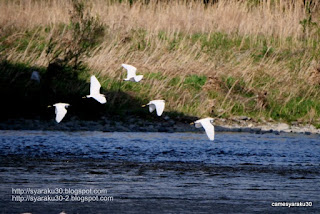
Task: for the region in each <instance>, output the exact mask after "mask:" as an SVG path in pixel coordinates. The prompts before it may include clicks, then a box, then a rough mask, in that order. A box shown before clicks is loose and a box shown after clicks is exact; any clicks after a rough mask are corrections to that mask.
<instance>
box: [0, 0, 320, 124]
mask: <svg viewBox="0 0 320 214" xmlns="http://www.w3.org/2000/svg"><path fill="white" fill-rule="evenodd" d="M87 6H88V9H89V10H90V14H91V15H92V16H94V17H96V18H97V19H98V20H99V21H100V22H101V23H103V25H104V26H105V33H104V35H103V38H102V40H101V41H100V42H99V44H97V45H96V46H95V47H94V48H93V49H92V50H90V51H89V53H88V54H87V55H86V56H85V57H84V59H83V60H84V63H85V64H86V65H87V66H88V68H89V69H90V72H91V73H95V74H99V76H100V78H102V79H103V80H102V83H103V87H104V89H105V90H113V89H116V88H119V87H121V90H122V91H124V92H127V93H130V94H131V95H132V96H136V97H137V98H139V99H142V100H143V101H147V100H149V99H165V100H166V101H167V108H166V109H167V110H168V111H172V112H181V113H184V114H188V115H195V116H199V117H201V116H205V115H210V116H220V117H232V116H234V115H240V114H246V115H249V116H252V117H254V118H266V119H268V118H272V119H275V120H286V121H293V120H299V121H302V122H303V121H305V122H311V123H314V124H318V123H320V121H319V116H320V99H319V98H320V94H319V92H320V87H319V85H320V72H319V71H318V70H320V63H319V57H320V48H319V45H318V44H319V41H320V28H319V27H318V26H319V24H320V23H319V17H320V16H319V13H318V12H317V11H318V10H316V9H313V8H318V7H319V5H317V4H315V5H313V6H312V7H313V8H311V10H310V11H309V10H306V7H305V6H304V5H303V4H302V1H301V2H299V1H297V2H295V3H294V4H293V3H292V1H285V0H277V1H271V0H264V1H249V0H248V1H235V0H234V1H233V0H229V1H219V2H218V3H216V4H212V5H207V6H204V5H203V4H202V1H163V2H162V1H159V2H158V1H152V0H151V1H149V3H148V4H146V3H145V1H134V3H133V4H130V3H129V1H112V0H92V1H89V3H88V5H87ZM72 9H73V8H72V4H71V2H69V1H63V0H51V1H41V0H38V1H36V0H15V1H5V0H1V1H0V27H1V29H0V41H1V48H0V51H1V52H0V56H1V59H6V60H8V61H10V62H19V63H26V64H28V65H32V66H43V67H46V66H48V63H49V59H48V56H47V54H46V51H47V48H48V44H49V43H50V39H51V40H52V39H55V40H56V41H62V40H64V39H66V37H68V36H69V34H68V31H69V30H70V27H69V26H70V11H72ZM59 48H61V46H60V47H59ZM121 63H127V64H132V65H134V66H136V67H137V68H138V73H139V74H143V75H145V77H146V78H145V80H144V82H142V83H141V84H134V83H124V84H121V85H120V83H119V80H120V79H121V78H122V77H124V76H125V71H124V70H123V69H122V68H121ZM110 104H112V103H110Z"/></svg>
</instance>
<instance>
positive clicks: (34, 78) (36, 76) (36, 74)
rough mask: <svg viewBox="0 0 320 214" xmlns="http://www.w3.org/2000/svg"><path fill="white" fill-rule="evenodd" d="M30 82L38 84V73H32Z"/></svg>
mask: <svg viewBox="0 0 320 214" xmlns="http://www.w3.org/2000/svg"><path fill="white" fill-rule="evenodd" d="M30 80H34V81H36V82H37V83H40V74H39V72H38V71H33V72H32V74H31V77H30Z"/></svg>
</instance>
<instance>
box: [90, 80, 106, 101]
mask: <svg viewBox="0 0 320 214" xmlns="http://www.w3.org/2000/svg"><path fill="white" fill-rule="evenodd" d="M100 88H101V85H100V83H99V81H98V79H97V78H96V77H95V76H94V75H92V76H91V79H90V94H89V95H87V96H86V97H87V98H90V97H92V98H93V99H95V100H97V101H98V102H99V103H101V104H104V103H106V102H107V100H106V98H105V96H104V94H100ZM84 98H85V97H84Z"/></svg>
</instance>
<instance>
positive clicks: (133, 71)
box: [122, 64, 143, 82]
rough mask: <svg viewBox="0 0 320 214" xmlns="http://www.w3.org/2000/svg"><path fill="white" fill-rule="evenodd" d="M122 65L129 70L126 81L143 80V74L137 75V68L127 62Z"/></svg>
mask: <svg viewBox="0 0 320 214" xmlns="http://www.w3.org/2000/svg"><path fill="white" fill-rule="evenodd" d="M122 67H124V68H125V69H126V70H127V78H126V79H124V80H125V81H132V82H139V81H140V80H142V77H143V75H136V71H137V68H135V67H133V66H132V65H127V64H122Z"/></svg>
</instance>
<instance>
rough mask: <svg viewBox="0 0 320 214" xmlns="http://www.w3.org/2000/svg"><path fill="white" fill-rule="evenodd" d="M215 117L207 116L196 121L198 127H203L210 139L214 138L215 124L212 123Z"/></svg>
mask: <svg viewBox="0 0 320 214" xmlns="http://www.w3.org/2000/svg"><path fill="white" fill-rule="evenodd" d="M212 122H213V118H211V117H207V118H204V119H200V120H197V121H195V122H194V124H195V127H196V128H201V127H203V128H204V130H205V131H206V134H207V136H208V138H209V139H210V140H214V126H213V125H212Z"/></svg>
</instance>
